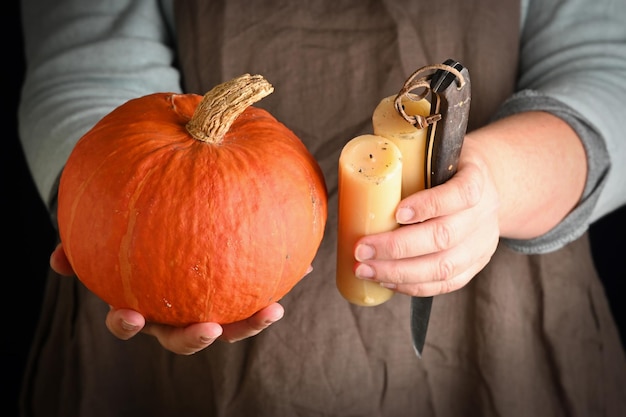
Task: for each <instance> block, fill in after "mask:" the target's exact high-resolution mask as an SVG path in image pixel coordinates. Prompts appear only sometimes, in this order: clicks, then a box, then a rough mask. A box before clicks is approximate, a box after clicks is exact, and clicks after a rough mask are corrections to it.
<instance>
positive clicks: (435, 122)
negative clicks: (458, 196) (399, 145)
mask: <svg viewBox="0 0 626 417" xmlns="http://www.w3.org/2000/svg"><path fill="white" fill-rule="evenodd" d="M428 68H435V69H436V71H435V72H434V73H433V74H432V75H430V76H427V77H424V78H422V79H419V80H418V81H417V82H413V81H412V80H414V79H415V76H416V75H417V74H418V73H419V72H421V71H423V70H424V69H428ZM414 86H417V87H426V89H427V90H430V93H431V94H430V96H431V109H430V113H431V115H430V116H429V117H428V118H421V120H420V119H419V118H416V117H415V116H413V117H411V116H408V115H406V114H404V112H403V111H400V109H399V108H398V106H396V108H397V109H398V110H399V111H400V113H401V114H402V116H403V117H404V118H405V119H406V120H407V121H409V122H410V123H412V124H414V125H416V124H420V127H424V126H425V125H428V131H427V135H426V137H427V140H426V153H425V155H426V161H425V164H424V169H425V172H424V174H425V175H424V182H425V188H431V187H435V186H437V185H440V184H443V183H444V182H446V181H448V180H449V179H450V178H451V177H452V176H453V175H454V174H455V173H456V170H457V167H458V163H459V157H460V155H461V148H462V146H463V139H464V138H465V132H466V130H467V121H468V118H469V107H470V100H471V94H470V93H471V86H470V77H469V72H468V70H467V68H465V67H463V65H462V64H461V63H460V62H459V61H456V60H453V59H448V60H446V61H445V62H444V63H443V64H441V65H435V66H432V67H424V68H423V69H420V70H418V71H416V72H415V73H414V74H413V75H412V76H411V77H409V80H407V83H406V84H405V86H404V87H403V89H402V90H401V91H400V93H399V94H398V96H400V94H406V93H407V92H408V91H410V90H411V89H412V88H414ZM432 303H433V297H411V311H410V323H411V337H412V340H413V347H414V349H415V353H416V354H417V356H418V357H419V358H421V357H422V352H423V350H424V344H425V342H426V333H427V330H428V322H429V320H430V310H431V307H432Z"/></svg>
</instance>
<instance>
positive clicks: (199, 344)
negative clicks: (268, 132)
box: [106, 303, 284, 355]
mask: <svg viewBox="0 0 626 417" xmlns="http://www.w3.org/2000/svg"><path fill="white" fill-rule="evenodd" d="M283 315H284V309H283V307H282V306H281V305H280V304H278V303H274V304H271V305H269V306H268V307H266V308H264V309H262V310H260V311H259V312H257V313H256V314H254V315H253V316H252V317H250V318H248V319H246V320H242V321H239V322H236V323H230V324H225V325H223V326H220V325H219V324H217V323H196V324H192V325H189V326H187V327H173V326H168V325H164V324H158V323H146V321H145V319H144V317H143V316H142V315H141V314H139V313H138V312H136V311H133V310H128V309H119V310H116V309H113V308H112V309H111V310H110V311H109V313H108V314H107V317H106V326H107V328H108V329H109V331H110V332H111V333H113V335H114V336H116V337H118V338H119V339H122V340H128V339H130V338H132V337H134V336H135V335H137V334H138V333H140V332H143V333H146V334H149V335H152V336H154V337H155V338H156V339H157V340H158V341H159V343H160V344H161V346H163V347H164V348H165V349H167V350H170V351H172V352H174V353H177V354H179V355H192V354H194V353H197V352H199V351H201V350H202V349H204V348H206V347H207V346H209V345H211V344H212V343H213V342H215V341H216V340H217V339H218V338H219V339H221V340H224V341H227V342H236V341H239V340H243V339H245V338H248V337H252V336H255V335H257V334H259V333H260V332H261V331H263V330H264V329H266V328H267V327H269V326H270V325H271V324H272V323H275V322H277V321H278V320H280V319H281V318H282V317H283Z"/></svg>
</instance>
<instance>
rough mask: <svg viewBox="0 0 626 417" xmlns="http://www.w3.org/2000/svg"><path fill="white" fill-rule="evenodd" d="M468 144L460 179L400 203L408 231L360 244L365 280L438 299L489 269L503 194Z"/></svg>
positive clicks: (404, 228)
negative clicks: (500, 197) (500, 193)
mask: <svg viewBox="0 0 626 417" xmlns="http://www.w3.org/2000/svg"><path fill="white" fill-rule="evenodd" d="M466 142H467V143H466V145H465V146H464V148H463V155H462V157H461V160H460V161H459V167H458V171H457V173H456V175H454V176H453V177H452V178H451V179H450V180H449V181H448V182H446V183H445V184H442V185H439V186H437V187H433V188H430V189H428V190H423V191H420V192H417V193H415V194H413V195H411V196H408V197H407V198H405V199H404V200H402V201H401V202H400V204H399V205H398V209H397V210H396V220H397V221H398V223H399V224H401V225H402V227H400V228H398V229H395V230H393V231H391V232H385V233H379V234H375V235H369V236H365V237H363V238H361V239H360V240H359V241H358V242H357V245H356V248H355V258H356V260H357V265H356V270H355V272H356V275H357V276H358V277H359V278H362V279H369V280H375V281H377V282H379V283H380V284H381V285H382V286H384V287H387V288H391V289H394V290H397V291H398V292H401V293H405V294H408V295H413V296H433V295H438V294H443V293H448V292H451V291H454V290H457V289H459V288H461V287H463V286H464V285H466V284H467V283H468V282H469V281H470V280H471V279H472V277H474V276H475V275H476V274H477V273H478V272H479V271H480V270H482V269H483V268H484V267H485V265H487V263H488V262H489V260H490V259H491V256H492V255H493V253H494V252H495V250H496V247H497V245H498V239H499V235H500V232H499V224H498V207H499V199H498V193H497V191H496V187H495V185H494V182H493V180H492V179H491V174H490V172H489V169H488V167H487V165H486V164H485V163H484V162H483V161H482V158H481V155H480V153H478V152H476V151H475V149H474V147H473V146H472V145H471V143H469V141H466Z"/></svg>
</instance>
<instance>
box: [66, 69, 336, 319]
mask: <svg viewBox="0 0 626 417" xmlns="http://www.w3.org/2000/svg"><path fill="white" fill-rule="evenodd" d="M272 91H273V87H272V86H271V85H270V84H269V83H268V82H267V81H266V80H265V79H264V78H263V77H261V76H250V75H248V74H245V75H243V76H241V77H238V78H236V79H233V80H231V81H229V82H226V83H224V84H221V85H219V86H217V87H215V88H214V89H213V90H211V91H210V92H208V93H207V94H206V95H205V96H204V97H202V96H199V95H195V94H171V93H156V94H152V95H148V96H145V97H140V98H137V99H134V100H130V101H128V102H126V103H125V104H123V105H121V106H119V107H118V108H116V109H115V110H113V111H112V112H111V113H109V114H108V115H107V116H105V117H104V118H103V119H102V120H101V121H100V122H98V123H97V124H96V125H95V126H94V127H93V128H92V129H91V130H90V131H89V132H88V133H87V134H85V135H84V136H83V137H82V138H81V139H80V140H79V141H78V143H77V144H76V146H75V148H74V150H73V151H72V154H71V155H70V157H69V159H68V161H67V164H66V166H65V168H64V170H63V173H62V176H61V181H60V185H59V193H58V224H59V231H60V237H61V241H62V243H63V247H64V249H65V252H66V254H67V257H68V260H69V262H70V264H71V265H72V267H73V268H74V271H75V272H76V275H77V276H78V278H79V279H80V280H81V281H82V282H83V283H84V284H85V286H86V287H87V288H89V289H90V290H91V291H92V292H93V293H95V294H96V295H97V296H99V297H100V298H101V299H103V300H104V301H105V302H107V303H108V304H110V305H112V306H114V307H116V308H131V309H134V310H136V311H138V312H140V313H142V314H143V315H144V316H145V317H146V319H147V320H149V321H153V322H160V323H166V324H171V325H177V326H181V325H187V324H190V323H194V322H204V321H212V322H218V323H222V324H224V323H230V322H234V321H238V320H242V319H245V318H247V317H249V316H251V315H252V314H254V313H255V312H256V311H258V310H260V309H261V308H263V307H265V306H267V305H269V304H270V303H272V302H274V301H277V300H279V299H280V298H282V297H283V296H284V295H285V294H286V293H287V292H289V291H290V290H291V289H292V288H293V287H294V285H296V284H297V283H298V282H299V281H300V280H301V279H302V277H303V276H304V275H305V273H306V271H307V268H308V267H309V265H310V264H311V262H312V261H313V258H314V257H315V254H316V253H317V250H318V248H319V245H320V243H321V240H322V236H323V233H324V226H325V223H326V216H327V194H326V187H325V183H324V178H323V175H322V173H321V170H320V168H319V166H318V164H317V162H316V161H315V160H314V158H313V157H312V156H311V154H310V153H309V152H308V150H307V149H306V147H305V146H304V144H303V143H302V142H301V141H300V140H299V139H298V137H296V136H295V134H294V133H293V132H292V131H291V130H289V129H288V128H287V127H285V126H284V125H283V124H282V123H280V122H279V121H277V120H276V119H275V118H274V117H273V116H272V115H271V114H270V113H269V112H267V111H265V110H262V109H260V108H256V107H253V106H251V104H252V103H254V102H256V101H258V100H259V99H261V98H263V97H264V96H266V95H267V94H270V93H271V92H272Z"/></svg>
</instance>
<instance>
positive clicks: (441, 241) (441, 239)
mask: <svg viewBox="0 0 626 417" xmlns="http://www.w3.org/2000/svg"><path fill="white" fill-rule="evenodd" d="M453 236H454V231H453V228H452V225H450V224H449V223H447V222H435V223H434V224H433V240H434V244H435V248H436V250H438V251H441V250H445V249H448V248H449V247H450V245H451V244H452V242H453V240H454V239H453Z"/></svg>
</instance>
